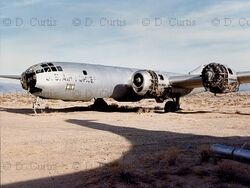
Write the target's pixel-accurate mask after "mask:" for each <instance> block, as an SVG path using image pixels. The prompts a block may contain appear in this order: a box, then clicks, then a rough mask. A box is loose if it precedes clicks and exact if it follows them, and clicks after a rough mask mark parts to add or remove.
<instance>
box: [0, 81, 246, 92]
mask: <svg viewBox="0 0 250 188" xmlns="http://www.w3.org/2000/svg"><path fill="white" fill-rule="evenodd" d="M17 91H18V92H20V91H24V90H23V89H22V87H21V84H20V83H7V82H0V92H17ZM240 91H250V84H244V85H241V87H240Z"/></svg>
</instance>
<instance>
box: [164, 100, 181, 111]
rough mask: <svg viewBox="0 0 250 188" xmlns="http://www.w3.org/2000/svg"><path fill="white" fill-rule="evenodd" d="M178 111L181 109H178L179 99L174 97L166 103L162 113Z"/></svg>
mask: <svg viewBox="0 0 250 188" xmlns="http://www.w3.org/2000/svg"><path fill="white" fill-rule="evenodd" d="M180 109H181V108H180V97H176V98H175V99H173V101H168V102H166V104H165V107H164V111H165V112H166V113H168V112H176V111H178V110H180Z"/></svg>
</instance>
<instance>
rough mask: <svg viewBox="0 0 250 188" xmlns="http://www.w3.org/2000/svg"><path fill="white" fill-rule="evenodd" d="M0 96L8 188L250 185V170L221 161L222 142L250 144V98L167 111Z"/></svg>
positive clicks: (201, 101)
mask: <svg viewBox="0 0 250 188" xmlns="http://www.w3.org/2000/svg"><path fill="white" fill-rule="evenodd" d="M33 101H34V97H32V96H30V95H28V94H25V93H9V94H6V93H2V94H0V123H1V186H2V187H3V188H12V187H16V188H17V187H18V188H29V187H30V188H31V187H32V188H37V187H41V188H47V187H48V188H50V187H51V188H55V187H56V188H57V187H60V188H64V187H65V188H71V187H75V188H81V187H235V188H236V187H237V188H238V187H249V186H250V165H249V164H246V163H242V162H239V161H234V160H231V159H224V158H218V157H217V156H214V155H213V153H211V151H210V145H211V144H214V143H221V144H227V145H231V146H235V147H241V146H242V145H243V144H245V147H246V148H249V146H250V93H247V92H240V93H233V94H227V95H219V96H214V95H213V94H209V93H199V94H193V95H190V96H186V97H184V98H183V99H182V100H181V107H182V110H181V111H179V112H177V113H168V114H166V113H163V104H157V103H155V101H154V100H142V101H140V102H136V103H118V102H116V101H113V100H111V99H106V101H107V103H108V104H109V106H108V107H107V108H105V109H96V108H94V107H92V106H91V104H92V103H93V101H91V102H87V103H86V102H85V103H84V102H63V101H55V100H42V101H41V106H40V107H39V109H38V114H37V115H34V113H33V111H32V108H31V107H32V102H33Z"/></svg>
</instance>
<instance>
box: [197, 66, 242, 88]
mask: <svg viewBox="0 0 250 188" xmlns="http://www.w3.org/2000/svg"><path fill="white" fill-rule="evenodd" d="M202 82H203V86H204V87H205V89H206V90H208V91H210V92H212V93H230V92H235V91H238V90H239V82H238V80H237V76H236V74H235V73H234V72H233V71H232V70H231V69H230V68H227V67H226V66H224V65H222V64H218V63H210V64H208V65H206V66H205V67H204V69H203V70H202Z"/></svg>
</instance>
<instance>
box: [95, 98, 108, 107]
mask: <svg viewBox="0 0 250 188" xmlns="http://www.w3.org/2000/svg"><path fill="white" fill-rule="evenodd" d="M91 107H92V108H93V109H95V110H107V109H108V104H107V103H106V102H105V101H104V100H103V99H102V98H97V99H95V102H94V104H93V105H92V106H91Z"/></svg>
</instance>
